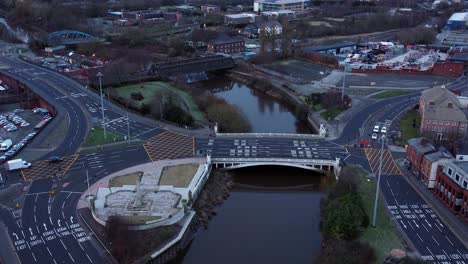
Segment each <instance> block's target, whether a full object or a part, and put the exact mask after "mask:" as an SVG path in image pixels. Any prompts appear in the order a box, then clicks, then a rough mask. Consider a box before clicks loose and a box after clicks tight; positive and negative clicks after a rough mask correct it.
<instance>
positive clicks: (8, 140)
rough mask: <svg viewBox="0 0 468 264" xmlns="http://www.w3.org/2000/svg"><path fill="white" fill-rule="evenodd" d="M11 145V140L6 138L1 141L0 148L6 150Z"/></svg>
mask: <svg viewBox="0 0 468 264" xmlns="http://www.w3.org/2000/svg"><path fill="white" fill-rule="evenodd" d="M11 145H13V141H11V139H6V140H5V141H3V142H2V144H0V150H1V151H7V150H8V149H9V148H10V147H11Z"/></svg>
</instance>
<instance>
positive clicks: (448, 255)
mask: <svg viewBox="0 0 468 264" xmlns="http://www.w3.org/2000/svg"><path fill="white" fill-rule="evenodd" d="M442 251H443V252H444V254H445V255H446V256H447V258H448V259H449V260H452V259H451V258H450V256H449V254H447V252H445V250H443V249H442Z"/></svg>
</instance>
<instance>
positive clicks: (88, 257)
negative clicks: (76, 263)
mask: <svg viewBox="0 0 468 264" xmlns="http://www.w3.org/2000/svg"><path fill="white" fill-rule="evenodd" d="M86 257H87V258H88V260H89V262H91V263H93V261H92V260H91V258H90V257H89V256H88V253H86Z"/></svg>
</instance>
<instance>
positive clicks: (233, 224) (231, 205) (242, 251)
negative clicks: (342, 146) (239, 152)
mask: <svg viewBox="0 0 468 264" xmlns="http://www.w3.org/2000/svg"><path fill="white" fill-rule="evenodd" d="M230 173H232V175H233V178H234V181H235V183H236V186H237V188H236V190H235V191H233V192H231V195H230V197H229V198H228V199H226V201H225V202H224V203H223V204H222V205H221V206H220V207H219V208H218V210H217V215H216V216H214V217H213V218H212V219H211V220H210V222H209V223H208V228H207V229H200V230H199V231H198V232H197V235H196V236H195V238H194V240H193V241H192V243H191V244H190V246H189V247H188V249H187V250H186V251H185V252H184V253H182V254H181V256H179V258H178V259H177V260H176V261H175V263H184V264H185V263H187V264H197V263H223V264H224V263H225V264H230V263H233V264H234V263H257V264H262V263H269V264H283V263H298V264H300V263H307V264H310V263H313V261H314V259H315V258H316V257H317V256H318V254H319V251H320V242H321V236H320V228H319V223H320V200H321V199H322V198H323V197H324V188H326V186H328V180H329V178H327V177H326V176H323V175H319V174H317V173H315V172H310V171H305V170H301V169H293V168H284V167H257V168H246V169H239V170H236V171H232V172H230ZM294 186H296V188H295V189H294V188H292V187H294ZM298 186H301V188H299V187H298Z"/></svg>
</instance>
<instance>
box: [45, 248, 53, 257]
mask: <svg viewBox="0 0 468 264" xmlns="http://www.w3.org/2000/svg"><path fill="white" fill-rule="evenodd" d="M46 249H47V252H49V255H50V256H51V257H52V252H50V249H49V247H46Z"/></svg>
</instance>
